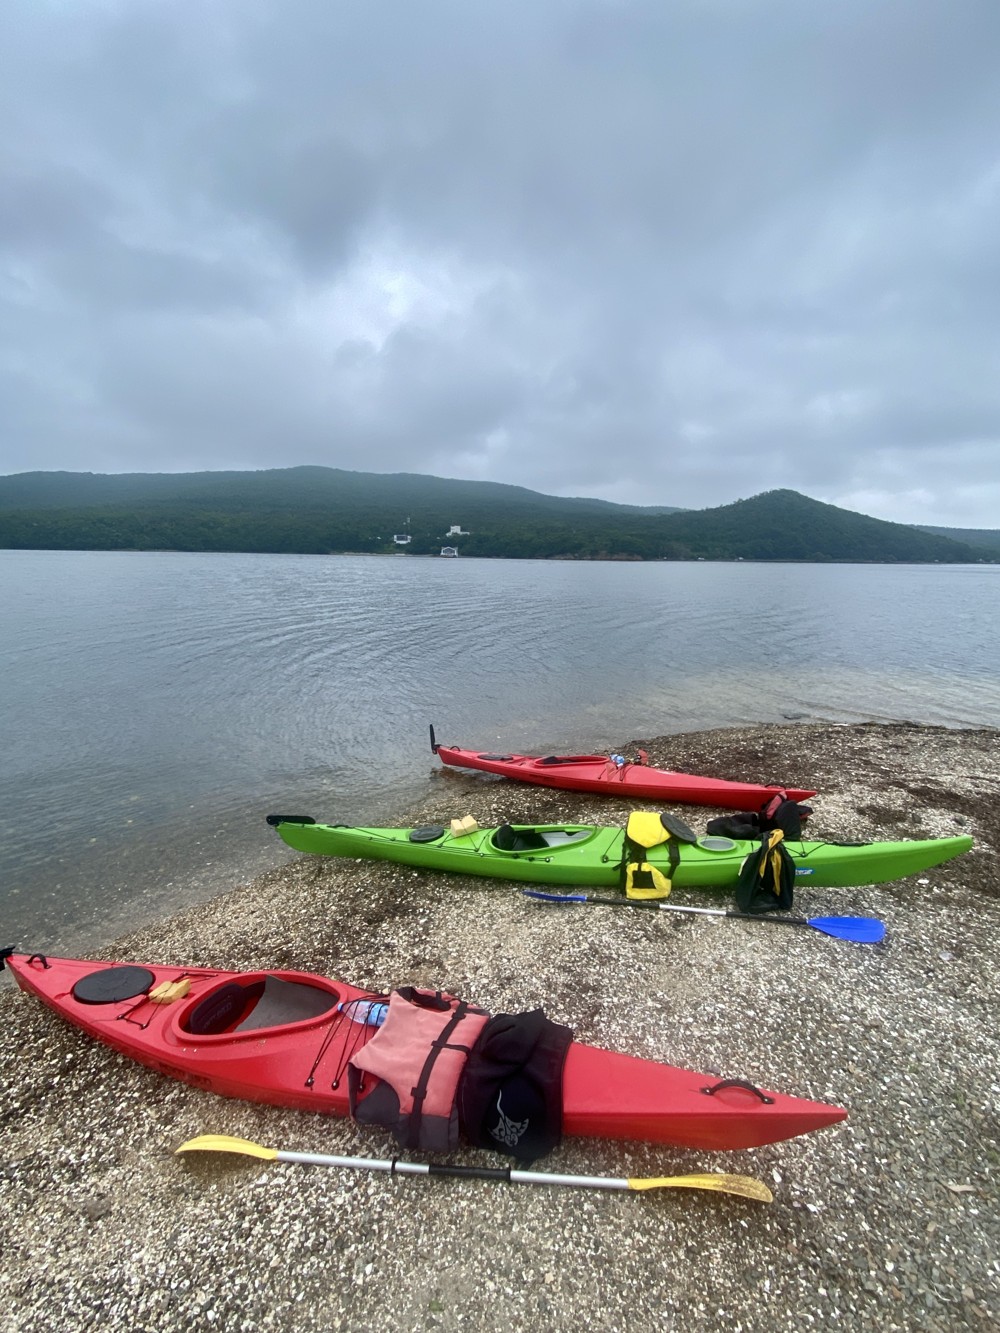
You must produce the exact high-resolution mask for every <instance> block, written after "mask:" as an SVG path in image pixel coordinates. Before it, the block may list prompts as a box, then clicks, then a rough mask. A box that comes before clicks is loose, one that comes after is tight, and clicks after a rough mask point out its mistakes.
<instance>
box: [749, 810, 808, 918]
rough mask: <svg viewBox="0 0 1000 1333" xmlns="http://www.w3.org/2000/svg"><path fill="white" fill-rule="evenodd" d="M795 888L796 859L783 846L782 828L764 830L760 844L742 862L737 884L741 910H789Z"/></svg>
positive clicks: (754, 911) (756, 911) (758, 911)
mask: <svg viewBox="0 0 1000 1333" xmlns="http://www.w3.org/2000/svg"><path fill="white" fill-rule="evenodd" d="M794 888H795V862H794V861H793V860H792V858H791V856H790V854H789V853H788V851H787V850H786V848H785V846H784V834H783V833H782V832H781V829H772V830H771V831H770V832H769V833H765V834H764V836H763V838H762V839H761V843H760V846H759V847H758V849H757V850H756V851H755V852H751V853H750V855H749V856H748V857H747V858H746V860H745V861H744V862H743V865H742V867H741V868H740V877H739V879H738V881H737V883H736V905H737V906H738V907H739V909H740V911H741V912H753V913H754V914H755V915H756V914H757V913H760V912H787V911H788V910H789V908H790V907H791V905H792V896H793V891H794Z"/></svg>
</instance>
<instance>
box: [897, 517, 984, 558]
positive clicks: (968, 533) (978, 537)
mask: <svg viewBox="0 0 1000 1333" xmlns="http://www.w3.org/2000/svg"><path fill="white" fill-rule="evenodd" d="M914 526H915V527H916V529H917V531H918V532H932V533H934V535H935V536H937V537H947V538H948V539H949V540H950V541H953V542H966V543H967V544H968V545H969V546H986V547H988V548H989V549H990V550H992V551H995V552H1000V530H998V529H996V528H934V527H928V526H927V524H926V523H916V524H914Z"/></svg>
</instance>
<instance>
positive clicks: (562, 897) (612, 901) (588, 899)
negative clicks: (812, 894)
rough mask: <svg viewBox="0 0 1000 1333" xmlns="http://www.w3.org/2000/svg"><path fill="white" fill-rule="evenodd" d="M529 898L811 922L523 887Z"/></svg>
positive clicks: (795, 923)
mask: <svg viewBox="0 0 1000 1333" xmlns="http://www.w3.org/2000/svg"><path fill="white" fill-rule="evenodd" d="M524 892H525V894H526V895H527V896H528V897H529V898H539V899H541V900H542V901H547V902H567V903H572V902H577V903H591V904H593V905H595V906H599V907H646V908H652V909H653V911H656V912H691V913H694V914H697V915H698V916H730V917H733V918H735V919H736V920H737V921H767V922H769V923H770V924H771V925H772V926H808V925H811V924H812V923H811V922H810V920H809V918H808V917H804V916H768V915H766V914H765V913H757V912H734V911H732V910H731V909H727V908H725V907H684V906H682V905H681V904H680V903H661V902H657V901H655V900H653V899H649V900H643V899H641V898H640V899H636V898H595V897H593V896H592V895H591V894H589V893H570V894H555V893H550V894H541V893H538V892H536V891H532V890H531V889H525V890H524Z"/></svg>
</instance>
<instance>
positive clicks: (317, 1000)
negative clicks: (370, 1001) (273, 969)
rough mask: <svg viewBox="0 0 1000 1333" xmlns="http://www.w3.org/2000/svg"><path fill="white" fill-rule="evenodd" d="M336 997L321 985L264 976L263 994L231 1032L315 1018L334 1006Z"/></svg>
mask: <svg viewBox="0 0 1000 1333" xmlns="http://www.w3.org/2000/svg"><path fill="white" fill-rule="evenodd" d="M338 999H339V996H337V995H334V994H332V993H331V992H330V991H328V990H323V988H322V987H321V986H310V985H307V984H306V983H305V982H302V981H283V980H282V979H281V977H268V978H267V980H266V981H265V982H264V993H263V994H262V995H261V997H260V999H259V1000H258V1001H257V1003H256V1004H255V1005H254V1007H253V1008H252V1009H251V1011H250V1013H249V1014H247V1016H246V1017H245V1018H244V1019H242V1021H241V1022H239V1023H237V1025H236V1027H235V1028H234V1029H233V1031H234V1032H255V1031H256V1030H257V1029H258V1028H274V1027H278V1026H280V1024H282V1023H301V1022H303V1021H304V1020H305V1019H307V1018H319V1016H320V1014H325V1013H327V1012H329V1011H330V1010H331V1009H335V1008H336V1007H337V1002H338Z"/></svg>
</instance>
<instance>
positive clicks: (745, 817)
mask: <svg viewBox="0 0 1000 1333" xmlns="http://www.w3.org/2000/svg"><path fill="white" fill-rule="evenodd" d="M811 814H812V806H811V805H800V804H799V803H798V802H797V801H792V800H789V798H788V797H787V796H786V795H785V794H784V792H775V794H774V795H773V796H769V797H768V799H767V800H766V801H765V802H764V804H763V805H762V806H761V807H760V811H759V813H758V814H754V813H753V811H751V810H744V811H741V812H740V813H739V814H735V815H720V816H719V817H718V819H710V820H709V821H708V823H707V824H706V825H705V831H706V833H715V834H720V835H721V836H722V837H724V838H760V837H763V835H764V834H765V833H770V831H771V830H772V829H776V828H780V829H781V831H782V833H783V834H784V835H785V837H786V838H788V839H790V840H791V841H793V842H798V841H799V840H800V839H801V837H802V825H803V824H804V823H805V822H806V820H807V819H808V818H809V816H810V815H811Z"/></svg>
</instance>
